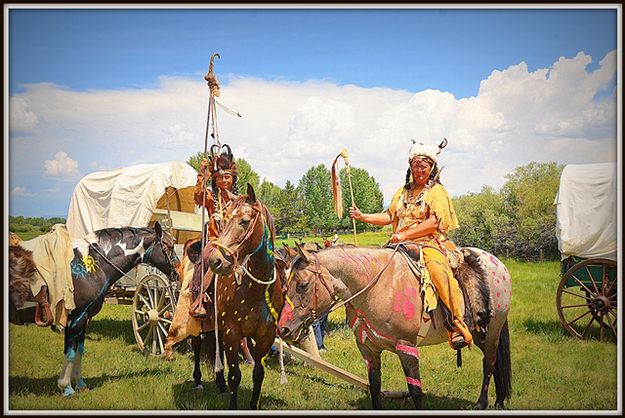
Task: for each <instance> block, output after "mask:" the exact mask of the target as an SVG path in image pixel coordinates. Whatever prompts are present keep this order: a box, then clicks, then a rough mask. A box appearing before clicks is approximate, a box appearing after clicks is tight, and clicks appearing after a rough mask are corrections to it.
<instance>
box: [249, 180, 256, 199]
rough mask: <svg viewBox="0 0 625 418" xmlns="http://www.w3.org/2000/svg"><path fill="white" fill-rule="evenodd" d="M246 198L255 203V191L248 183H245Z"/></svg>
mask: <svg viewBox="0 0 625 418" xmlns="http://www.w3.org/2000/svg"><path fill="white" fill-rule="evenodd" d="M247 200H248V201H249V202H250V203H252V204H256V193H255V192H254V187H252V185H251V184H249V183H247Z"/></svg>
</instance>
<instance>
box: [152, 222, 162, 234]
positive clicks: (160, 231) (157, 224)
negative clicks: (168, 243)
mask: <svg viewBox="0 0 625 418" xmlns="http://www.w3.org/2000/svg"><path fill="white" fill-rule="evenodd" d="M154 231H155V232H156V236H157V237H159V238H162V237H163V228H161V224H159V223H158V221H156V223H155V224H154Z"/></svg>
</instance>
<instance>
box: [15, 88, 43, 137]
mask: <svg viewBox="0 0 625 418" xmlns="http://www.w3.org/2000/svg"><path fill="white" fill-rule="evenodd" d="M9 115H10V116H9V127H10V130H11V132H15V133H28V132H30V131H31V130H32V129H33V128H35V127H36V126H37V123H38V122H39V120H38V118H37V116H36V115H35V113H33V112H32V111H31V110H30V108H29V106H28V102H27V101H26V100H24V99H22V98H19V97H11V99H10V101H9Z"/></svg>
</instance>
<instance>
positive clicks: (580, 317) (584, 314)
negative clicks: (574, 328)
mask: <svg viewBox="0 0 625 418" xmlns="http://www.w3.org/2000/svg"><path fill="white" fill-rule="evenodd" d="M588 314H590V311H586V312H584V313H583V314H581V315H580V316H578V317H577V318H575V319H574V320H572V321H570V322H569V325H573V323H575V322H577V321H579V320H580V319H582V318H583V317H585V316H586V315H588ZM590 322H592V321H590Z"/></svg>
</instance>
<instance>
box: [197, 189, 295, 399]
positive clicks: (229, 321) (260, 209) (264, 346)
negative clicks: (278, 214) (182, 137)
mask: <svg viewBox="0 0 625 418" xmlns="http://www.w3.org/2000/svg"><path fill="white" fill-rule="evenodd" d="M231 215H232V218H231V219H230V220H229V221H228V222H227V223H226V224H225V225H224V229H223V232H222V233H221V234H220V235H219V238H218V239H217V240H215V241H213V245H215V246H217V248H218V250H217V251H210V252H208V254H209V257H208V259H207V260H206V261H207V262H208V265H209V266H210V268H211V270H213V271H214V272H215V273H216V274H218V275H219V279H218V283H217V288H216V295H215V303H216V304H217V312H218V318H217V325H218V327H217V328H218V336H219V341H220V347H221V348H222V349H223V351H224V352H225V355H226V361H227V364H228V388H229V390H230V403H229V408H230V409H236V408H237V393H238V388H239V383H240V381H241V371H240V370H239V364H238V363H239V359H238V351H239V342H240V341H241V338H243V337H252V338H253V339H254V342H255V347H254V353H253V357H254V369H253V371H252V378H253V389H252V397H251V400H250V409H258V401H259V398H260V390H261V386H262V383H263V379H264V375H265V369H264V364H265V358H266V356H267V355H268V353H269V352H270V349H271V346H272V345H273V342H274V339H275V336H276V329H277V325H276V324H277V320H278V312H280V310H281V309H282V305H283V303H284V299H283V296H282V289H281V286H280V282H279V280H276V278H277V271H276V269H275V264H274V255H273V244H274V236H275V230H274V225H273V218H272V217H271V214H270V213H269V211H268V210H267V207H266V206H265V205H264V204H263V203H262V202H261V201H260V200H258V199H257V198H256V195H255V193H254V189H253V187H252V186H251V185H249V184H248V186H247V195H241V196H238V197H237V198H236V199H235V200H234V202H233V208H232V212H231ZM232 273H234V274H232Z"/></svg>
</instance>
